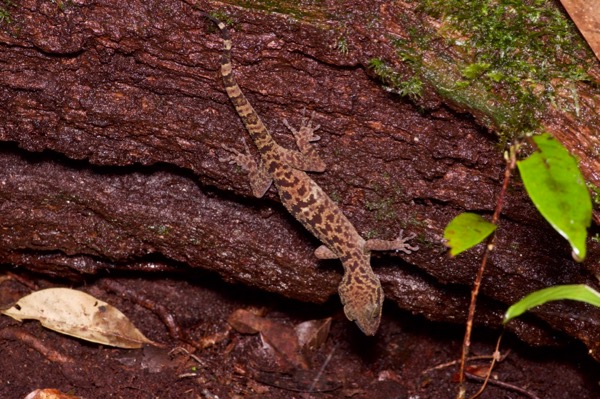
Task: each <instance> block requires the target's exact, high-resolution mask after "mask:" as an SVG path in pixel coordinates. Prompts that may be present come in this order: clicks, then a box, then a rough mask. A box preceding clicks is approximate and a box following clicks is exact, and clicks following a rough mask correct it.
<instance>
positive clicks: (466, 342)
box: [456, 144, 518, 399]
mask: <svg viewBox="0 0 600 399" xmlns="http://www.w3.org/2000/svg"><path fill="white" fill-rule="evenodd" d="M517 148H518V144H515V145H514V146H511V147H510V149H509V153H508V156H507V163H506V169H505V170H504V182H503V183H502V189H501V190H500V193H499V194H498V202H497V203H496V209H495V210H494V215H493V216H492V223H493V224H495V225H497V224H498V219H499V218H500V211H501V210H502V205H503V203H504V195H505V194H506V191H507V189H508V183H509V181H510V176H511V173H512V171H513V169H514V168H515V165H516V159H517V158H516V151H517ZM495 241H496V233H495V232H494V233H492V235H491V236H490V237H489V238H488V239H487V242H486V245H485V251H484V253H483V259H482V260H481V266H480V267H479V271H478V272H477V276H476V277H475V282H474V283H473V290H472V291H471V303H470V304H469V314H468V316H467V326H466V331H465V336H464V339H463V346H462V353H461V358H460V370H459V377H458V378H459V380H458V382H459V388H458V395H457V396H456V397H457V399H464V398H465V394H466V391H467V388H466V384H465V364H466V360H467V356H468V355H469V349H470V347H471V332H472V330H473V319H474V318H475V309H476V307H477V296H478V295H479V289H480V288H481V281H482V279H483V272H484V271H485V267H486V265H487V260H488V257H489V255H490V253H491V252H492V251H493V249H494V243H495Z"/></svg>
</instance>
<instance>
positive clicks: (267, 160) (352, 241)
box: [204, 13, 419, 336]
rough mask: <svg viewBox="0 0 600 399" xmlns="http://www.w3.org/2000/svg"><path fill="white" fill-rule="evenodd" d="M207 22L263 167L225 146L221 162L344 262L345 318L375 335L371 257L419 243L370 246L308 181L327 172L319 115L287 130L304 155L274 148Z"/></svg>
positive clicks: (226, 38)
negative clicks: (273, 196)
mask: <svg viewBox="0 0 600 399" xmlns="http://www.w3.org/2000/svg"><path fill="white" fill-rule="evenodd" d="M204 16H205V17H206V18H208V19H209V20H210V21H212V22H213V23H214V24H216V26H217V27H218V29H219V32H220V35H221V39H222V42H223V50H222V56H221V77H222V79H223V84H224V86H225V91H226V92H227V95H228V97H229V99H230V100H231V103H232V104H233V106H234V108H235V111H236V112H237V114H238V115H239V117H240V119H241V120H242V122H243V124H244V125H245V127H246V130H247V132H248V134H249V135H250V137H251V139H252V141H253V142H254V144H255V146H256V148H257V149H258V152H259V154H260V159H259V162H256V160H255V159H254V158H253V157H252V156H251V154H250V152H249V149H248V147H247V145H246V142H245V140H244V145H245V146H246V149H245V150H246V151H245V152H240V151H238V150H236V149H233V148H229V147H227V146H223V147H224V149H225V150H227V151H228V155H227V156H226V157H223V158H220V161H222V162H229V163H231V164H237V165H239V166H240V167H241V168H242V169H243V170H244V171H245V172H246V173H247V174H248V178H249V180H250V186H251V188H252V193H253V195H254V196H256V197H258V198H260V197H262V196H263V195H264V194H265V193H266V192H267V190H268V189H269V187H271V185H274V186H275V188H276V189H277V192H278V194H279V197H280V199H281V202H282V204H283V205H284V207H285V208H286V209H287V210H288V212H289V213H290V214H291V215H292V216H294V217H295V218H296V219H297V220H298V221H299V222H300V223H301V224H302V225H303V226H304V227H305V228H306V229H307V230H308V231H309V232H311V233H312V234H313V235H314V236H315V237H317V238H318V239H319V240H320V241H321V243H322V244H323V245H322V246H320V247H318V248H317V249H316V250H315V256H316V257H317V258H318V259H339V260H340V261H341V262H342V266H343V268H344V274H343V277H342V280H341V282H340V284H339V286H338V293H339V296H340V299H341V302H342V305H343V307H344V313H345V315H346V317H347V318H348V319H349V320H350V321H354V322H355V323H356V325H357V326H358V327H359V329H360V330H361V331H362V332H363V333H364V334H365V335H370V336H372V335H375V333H376V332H377V329H378V328H379V324H380V321H381V311H382V306H383V299H384V294H383V289H382V287H381V282H380V281H379V278H378V277H377V276H376V275H375V273H374V272H373V270H372V268H371V262H370V258H371V251H388V250H397V251H398V250H399V251H403V252H405V253H407V254H410V253H412V251H416V250H418V249H419V248H418V247H416V246H412V245H410V244H408V242H407V241H409V240H411V239H412V238H414V237H415V234H414V233H413V234H411V235H409V236H407V237H404V238H403V236H402V235H403V234H402V230H400V235H399V236H398V238H396V239H395V240H389V241H388V240H379V239H369V240H365V239H364V238H362V237H361V236H360V235H359V233H358V232H357V231H356V228H355V227H354V226H353V224H352V223H351V222H350V221H349V220H348V218H347V217H346V216H345V215H344V213H343V212H342V211H341V209H340V208H339V207H338V205H337V204H336V203H335V202H334V201H333V200H332V199H331V198H330V197H329V196H328V195H327V194H326V193H325V191H323V189H322V188H321V187H319V186H318V185H317V183H315V181H314V180H313V179H311V178H310V177H309V175H308V174H306V172H324V171H325V163H324V162H323V161H322V160H321V158H320V157H319V155H318V153H317V152H316V149H315V148H314V147H313V145H312V144H311V143H312V142H315V141H318V140H320V137H319V136H318V135H316V134H315V131H316V130H317V129H319V128H320V126H318V125H313V119H314V112H313V114H312V115H311V116H310V117H306V116H305V115H303V117H302V122H301V125H300V128H299V129H295V128H293V127H292V126H291V125H290V124H289V123H288V122H287V120H284V121H283V123H284V125H285V126H286V127H287V128H288V129H289V130H290V131H291V132H292V134H293V136H294V139H295V141H296V145H297V147H298V149H299V151H295V150H289V149H286V148H284V147H281V146H280V145H279V144H277V143H276V142H275V140H274V139H273V137H272V136H271V134H270V133H269V131H268V130H267V128H266V126H265V125H264V123H263V122H262V120H261V118H260V116H259V115H258V113H257V112H256V111H255V110H254V108H253V107H252V105H251V104H250V102H249V101H248V99H247V98H246V96H245V95H244V94H243V93H242V91H241V89H240V87H239V86H238V84H237V82H236V80H235V78H234V76H233V67H232V63H231V48H232V40H231V35H230V33H229V30H228V28H227V27H226V26H225V24H224V23H223V22H221V21H219V20H217V19H216V18H214V17H213V16H211V15H209V14H205V13H204Z"/></svg>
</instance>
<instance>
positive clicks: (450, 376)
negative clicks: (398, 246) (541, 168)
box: [0, 270, 600, 399]
mask: <svg viewBox="0 0 600 399" xmlns="http://www.w3.org/2000/svg"><path fill="white" fill-rule="evenodd" d="M13 273H15V274H10V275H4V276H3V279H2V283H1V285H0V288H1V289H0V300H1V303H2V305H3V306H6V305H7V304H9V303H11V302H13V301H16V300H17V299H18V298H19V297H21V296H23V295H25V294H28V293H29V292H30V291H31V289H41V288H48V287H54V286H70V287H72V288H77V289H80V290H83V291H85V292H88V293H90V294H92V295H94V296H95V297H97V298H99V299H101V300H104V301H106V302H108V303H110V304H112V305H114V306H116V307H117V308H118V309H120V310H121V311H122V312H124V313H125V314H126V315H127V316H128V317H129V318H130V320H131V321H132V322H133V323H134V324H135V325H136V326H137V327H138V328H139V329H140V330H141V331H142V332H143V333H144V334H145V335H146V336H147V337H148V338H150V339H151V340H154V341H156V342H158V343H159V344H161V345H162V346H163V347H152V346H146V347H144V348H141V349H117V348H111V347H108V346H103V345H99V344H94V343H87V342H84V341H81V340H79V339H77V338H73V337H69V336H65V335H61V334H59V333H56V332H53V331H50V330H47V329H45V328H43V327H42V326H41V325H40V324H39V323H38V322H35V321H27V322H23V323H19V322H16V321H14V320H12V319H10V318H8V317H5V316H2V317H0V348H1V349H0V350H1V352H2V356H1V357H0V397H1V398H24V397H25V396H26V395H27V394H28V393H29V392H31V391H33V390H35V389H40V388H55V389H59V390H60V391H61V392H64V393H69V394H71V395H77V397H82V398H89V399H91V398H109V397H110V398H212V399H214V398H274V399H278V398H365V399H375V398H421V399H425V398H453V397H456V393H457V389H458V385H457V382H456V379H457V370H458V365H457V364H456V363H455V361H456V359H457V358H458V357H459V355H460V347H461V342H462V333H463V327H462V326H460V325H452V324H444V323H434V322H430V321H427V320H425V319H423V318H421V317H418V316H413V315H411V314H409V313H407V312H404V311H400V310H398V309H397V308H395V307H394V305H393V304H390V303H387V304H386V308H385V311H384V316H383V321H382V324H381V328H380V330H379V332H378V333H377V335H376V336H375V337H365V336H363V335H362V334H361V333H360V331H359V330H358V329H357V328H356V327H355V326H354V325H352V324H351V323H349V322H348V321H347V320H345V318H344V316H343V313H342V311H341V307H340V306H339V303H337V300H332V301H330V302H328V303H326V304H325V305H310V304H305V303H301V302H297V301H293V300H289V299H283V298H281V297H279V296H276V295H273V294H266V293H264V292H259V291H256V290H252V289H249V288H246V287H242V286H239V285H231V284H228V283H225V282H223V281H222V280H220V279H219V278H217V277H215V276H213V275H211V274H207V273H203V272H199V271H193V272H192V273H186V274H179V273H177V274H166V273H162V274H151V275H143V274H142V275H140V274H136V275H131V274H119V273H116V274H115V273H113V274H111V275H110V276H107V275H104V276H96V277H93V278H87V279H86V280H81V281H78V282H76V283H74V282H73V281H64V280H55V279H48V277H42V276H38V275H34V274H31V273H29V272H25V271H22V270H17V271H13ZM17 278H19V279H20V280H19V279H17ZM25 284H28V285H29V287H27V286H26V285H25ZM115 287H118V289H115ZM239 309H246V310H251V311H254V312H261V313H262V314H264V317H265V318H266V319H267V320H270V321H272V322H274V323H275V324H278V325H282V326H294V325H296V324H298V323H301V322H304V321H307V320H313V319H323V318H327V317H332V323H331V329H330V331H329V334H328V335H327V337H326V339H325V340H324V342H323V343H322V345H321V346H319V347H318V348H316V349H312V350H306V351H305V352H304V355H305V357H306V359H307V367H304V368H300V367H294V366H292V365H291V363H290V361H289V360H290V359H286V357H285V355H283V354H281V353H280V354H277V353H273V351H271V350H269V347H268V345H266V344H265V343H264V341H263V340H261V337H260V335H259V334H242V333H240V332H238V331H236V330H234V329H232V328H231V326H230V325H229V324H228V318H229V317H230V315H231V314H232V313H233V312H235V311H236V310H239ZM157 310H158V311H157ZM160 310H162V311H163V315H164V316H167V317H166V318H169V317H171V318H172V320H174V321H175V324H176V325H177V327H178V328H179V329H180V331H179V332H177V331H175V333H178V334H180V336H179V337H178V338H177V337H174V336H173V331H171V333H170V332H169V329H168V328H167V326H166V325H165V324H164V323H163V322H162V321H161V318H160V316H159V315H160V312H159V311H160ZM498 335H499V331H494V330H477V329H476V331H475V335H474V339H473V344H472V354H473V356H486V355H490V354H492V353H493V350H494V346H495V341H496V339H497V336H498ZM569 348H570V349H569V350H565V349H560V348H550V347H544V348H531V347H528V346H525V345H524V344H522V343H520V341H517V340H515V339H514V338H513V337H512V336H511V335H510V334H507V335H505V336H504V337H503V342H502V345H501V354H502V355H503V356H504V357H503V360H502V361H501V362H500V363H499V364H498V365H497V367H496V368H495V369H494V372H493V374H492V382H491V384H490V385H489V386H488V387H487V389H486V390H485V392H484V393H483V395H482V396H481V398H545V399H554V398H579V399H586V398H590V399H592V398H597V397H598V396H599V395H600V389H599V388H598V380H599V377H600V365H598V364H597V363H595V362H594V361H592V360H591V358H589V357H588V356H587V355H586V353H585V349H584V348H583V346H582V345H578V344H575V343H574V344H573V345H571V346H570V347H569ZM488 364H489V359H480V360H473V361H471V362H470V363H469V367H468V370H469V371H470V372H472V373H474V374H478V373H481V372H482V370H485V368H486V367H487V365H488ZM480 384H481V383H480V382H478V381H476V380H475V379H474V377H470V378H469V383H468V389H469V391H468V392H469V393H470V394H473V393H475V392H476V390H477V389H478V387H479V386H480ZM518 389H520V390H521V391H518Z"/></svg>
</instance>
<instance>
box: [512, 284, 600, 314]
mask: <svg viewBox="0 0 600 399" xmlns="http://www.w3.org/2000/svg"><path fill="white" fill-rule="evenodd" d="M561 299H572V300H575V301H580V302H586V303H589V304H591V305H594V306H597V307H600V292H598V291H596V290H594V289H593V288H591V287H589V286H587V285H585V284H572V285H556V286H554V287H548V288H544V289H541V290H539V291H535V292H532V293H531V294H529V295H527V296H526V297H525V298H523V299H521V300H520V301H518V302H516V303H514V304H513V305H512V306H511V307H510V308H508V310H507V311H506V314H505V315H504V321H503V323H504V324H506V323H508V322H509V321H510V320H511V319H514V318H515V317H518V316H520V315H522V314H523V313H525V312H526V311H528V310H529V309H531V308H533V307H536V306H539V305H543V304H544V303H546V302H550V301H558V300H561Z"/></svg>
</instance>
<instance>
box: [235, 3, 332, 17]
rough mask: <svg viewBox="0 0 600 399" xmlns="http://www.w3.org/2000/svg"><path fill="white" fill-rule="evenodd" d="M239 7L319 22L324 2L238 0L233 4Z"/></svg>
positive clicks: (323, 9)
mask: <svg viewBox="0 0 600 399" xmlns="http://www.w3.org/2000/svg"><path fill="white" fill-rule="evenodd" d="M231 3H232V4H235V5H236V6H238V7H246V8H249V9H253V10H262V11H267V12H277V13H280V14H285V15H290V16H292V17H294V18H297V19H299V20H305V21H306V20H309V19H314V20H318V19H319V18H320V17H322V15H323V11H325V10H326V9H327V8H326V7H324V3H323V1H322V0H313V1H312V2H311V1H306V2H302V3H300V2H298V1H288V0H283V1H278V0H236V1H235V2H231Z"/></svg>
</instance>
